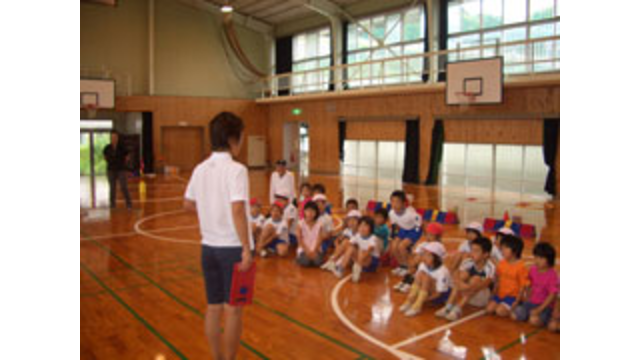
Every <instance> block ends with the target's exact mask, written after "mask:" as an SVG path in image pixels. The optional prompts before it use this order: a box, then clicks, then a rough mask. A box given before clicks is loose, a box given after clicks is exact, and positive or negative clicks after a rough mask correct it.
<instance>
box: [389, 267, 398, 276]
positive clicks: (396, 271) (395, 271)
mask: <svg viewBox="0 0 640 360" xmlns="http://www.w3.org/2000/svg"><path fill="white" fill-rule="evenodd" d="M398 271H400V267H397V268H395V269H393V270H391V274H392V275H396V276H398Z"/></svg>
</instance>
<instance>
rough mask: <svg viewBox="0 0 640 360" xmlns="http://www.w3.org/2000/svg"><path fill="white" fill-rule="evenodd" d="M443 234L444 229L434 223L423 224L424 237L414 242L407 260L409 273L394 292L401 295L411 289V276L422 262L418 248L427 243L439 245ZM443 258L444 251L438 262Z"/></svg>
mask: <svg viewBox="0 0 640 360" xmlns="http://www.w3.org/2000/svg"><path fill="white" fill-rule="evenodd" d="M443 232H444V229H443V227H442V225H440V224H438V223H435V222H432V223H428V224H427V223H425V226H424V236H422V237H420V240H418V242H416V245H415V246H414V247H413V249H414V251H413V253H412V254H411V257H410V258H409V272H408V274H407V275H405V276H404V278H403V279H402V281H400V282H399V283H397V284H396V285H395V286H394V287H393V289H394V290H397V291H400V292H403V293H407V292H409V290H410V289H411V284H413V281H414V275H413V274H415V273H416V270H417V269H418V265H419V264H420V262H421V261H422V256H421V255H420V254H419V253H418V248H419V247H420V246H421V245H424V244H427V243H429V242H437V243H439V244H441V242H442V240H441V239H442V233H443ZM443 248H444V247H443ZM445 256H446V251H445V254H444V255H443V256H442V259H440V260H442V261H444V257H445Z"/></svg>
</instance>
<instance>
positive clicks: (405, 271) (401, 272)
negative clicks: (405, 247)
mask: <svg viewBox="0 0 640 360" xmlns="http://www.w3.org/2000/svg"><path fill="white" fill-rule="evenodd" d="M407 274H409V269H405V268H402V267H401V268H400V270H399V271H398V272H397V273H396V276H398V277H405V276H407Z"/></svg>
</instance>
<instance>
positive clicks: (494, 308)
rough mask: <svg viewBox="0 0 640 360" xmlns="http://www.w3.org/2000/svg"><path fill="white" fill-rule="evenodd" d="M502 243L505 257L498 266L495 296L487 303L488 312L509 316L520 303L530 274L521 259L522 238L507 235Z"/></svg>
mask: <svg viewBox="0 0 640 360" xmlns="http://www.w3.org/2000/svg"><path fill="white" fill-rule="evenodd" d="M500 245H501V250H502V255H503V256H504V259H503V260H502V261H500V262H499V263H498V267H497V268H496V286H495V288H494V291H493V295H494V296H493V298H491V301H490V302H489V305H487V313H488V314H489V315H491V314H494V313H495V314H496V315H498V316H509V314H510V313H511V311H512V310H513V308H514V307H516V306H517V305H518V304H520V301H521V299H522V295H523V290H524V288H525V287H526V286H527V285H528V283H529V276H528V271H527V267H526V266H525V265H524V262H522V261H521V260H520V257H521V256H522V250H523V248H524V243H523V242H522V239H520V238H519V237H517V236H512V235H507V236H505V237H504V238H503V239H502V243H501V244H500Z"/></svg>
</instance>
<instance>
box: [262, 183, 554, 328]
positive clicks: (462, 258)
mask: <svg viewBox="0 0 640 360" xmlns="http://www.w3.org/2000/svg"><path fill="white" fill-rule="evenodd" d="M300 193H301V196H300V198H299V199H296V202H297V205H298V206H297V207H296V205H295V204H292V203H290V201H289V199H288V198H287V197H286V196H280V195H277V194H276V196H275V198H276V201H275V202H274V203H273V204H272V205H271V207H270V211H269V213H270V217H269V218H268V219H265V218H264V216H263V215H262V214H261V210H262V206H261V204H260V203H259V201H257V200H255V199H253V200H252V201H251V225H252V231H253V235H254V238H255V239H257V241H256V243H257V245H256V250H257V252H258V254H259V255H260V256H262V257H266V256H268V255H269V253H273V254H277V255H278V256H286V255H287V254H288V250H289V247H290V246H292V245H293V246H297V249H296V262H297V263H298V264H299V265H301V266H304V267H320V268H321V269H323V270H326V271H330V272H332V273H333V274H335V276H336V277H338V278H342V277H343V276H344V275H345V272H346V271H347V269H349V268H350V269H351V279H352V281H353V282H359V281H360V280H361V277H362V273H367V272H376V271H377V269H378V268H379V267H380V265H381V263H382V262H383V260H384V259H386V260H390V261H389V262H390V263H391V264H392V265H393V267H394V268H393V269H392V270H391V274H393V275H395V276H398V277H400V278H402V281H400V282H398V283H397V284H396V285H395V286H394V289H395V290H396V291H399V292H402V293H406V294H407V297H406V300H405V302H404V303H403V304H402V305H401V306H400V308H399V310H400V311H401V312H402V313H403V314H405V315H406V316H409V317H410V316H416V315H418V314H420V313H421V312H422V310H423V308H424V307H425V305H430V306H439V307H441V308H440V309H439V310H438V311H436V313H435V315H436V316H437V317H441V318H444V319H447V320H449V321H455V320H458V319H459V318H460V317H461V316H462V310H463V308H464V307H465V305H466V304H470V305H474V306H476V307H484V308H485V309H486V312H487V313H488V314H495V315H497V316H501V317H507V316H510V317H511V318H512V319H513V320H516V321H529V322H530V323H531V324H534V325H536V326H547V327H548V328H549V329H550V330H552V331H559V330H560V279H559V276H558V274H557V273H556V271H555V270H554V266H555V259H556V250H555V249H554V248H553V246H552V245H551V244H549V243H546V242H540V243H538V244H536V246H535V247H534V249H533V255H534V265H533V266H531V267H530V268H527V266H526V265H525V264H524V262H523V261H522V260H521V256H522V251H523V249H524V242H523V240H522V239H521V238H519V237H517V236H516V235H515V234H514V233H513V231H512V230H511V229H509V228H503V229H500V230H499V231H498V232H497V233H496V235H495V237H494V239H493V240H490V239H489V238H487V237H485V236H484V229H483V226H482V224H480V223H477V222H472V223H470V224H468V225H467V226H466V227H465V233H466V239H465V240H464V241H463V242H462V243H461V244H460V246H459V247H458V249H457V251H453V252H448V251H447V249H446V248H445V246H444V245H443V244H442V235H443V232H444V229H443V226H442V225H440V224H438V223H435V222H423V221H422V217H421V215H420V214H419V213H418V212H417V211H416V209H414V208H413V207H412V206H410V204H409V201H408V198H407V195H406V194H405V193H404V192H403V191H394V192H393V193H392V194H391V198H390V203H391V210H390V211H389V212H388V211H387V210H386V209H385V208H380V209H378V210H376V211H375V213H374V214H373V217H371V216H368V215H363V214H362V213H361V212H360V210H359V205H358V202H357V201H356V200H355V199H349V200H348V201H347V202H346V204H345V205H346V216H345V217H344V219H343V224H342V226H341V227H338V228H336V227H335V225H334V221H333V217H332V215H331V205H330V204H329V203H328V201H327V197H326V195H325V188H324V186H322V184H316V185H314V186H311V185H310V184H308V183H305V184H303V185H302V186H301V189H300ZM325 258H326V261H325V262H324V263H323V261H324V260H325ZM385 262H387V261H385Z"/></svg>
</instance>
